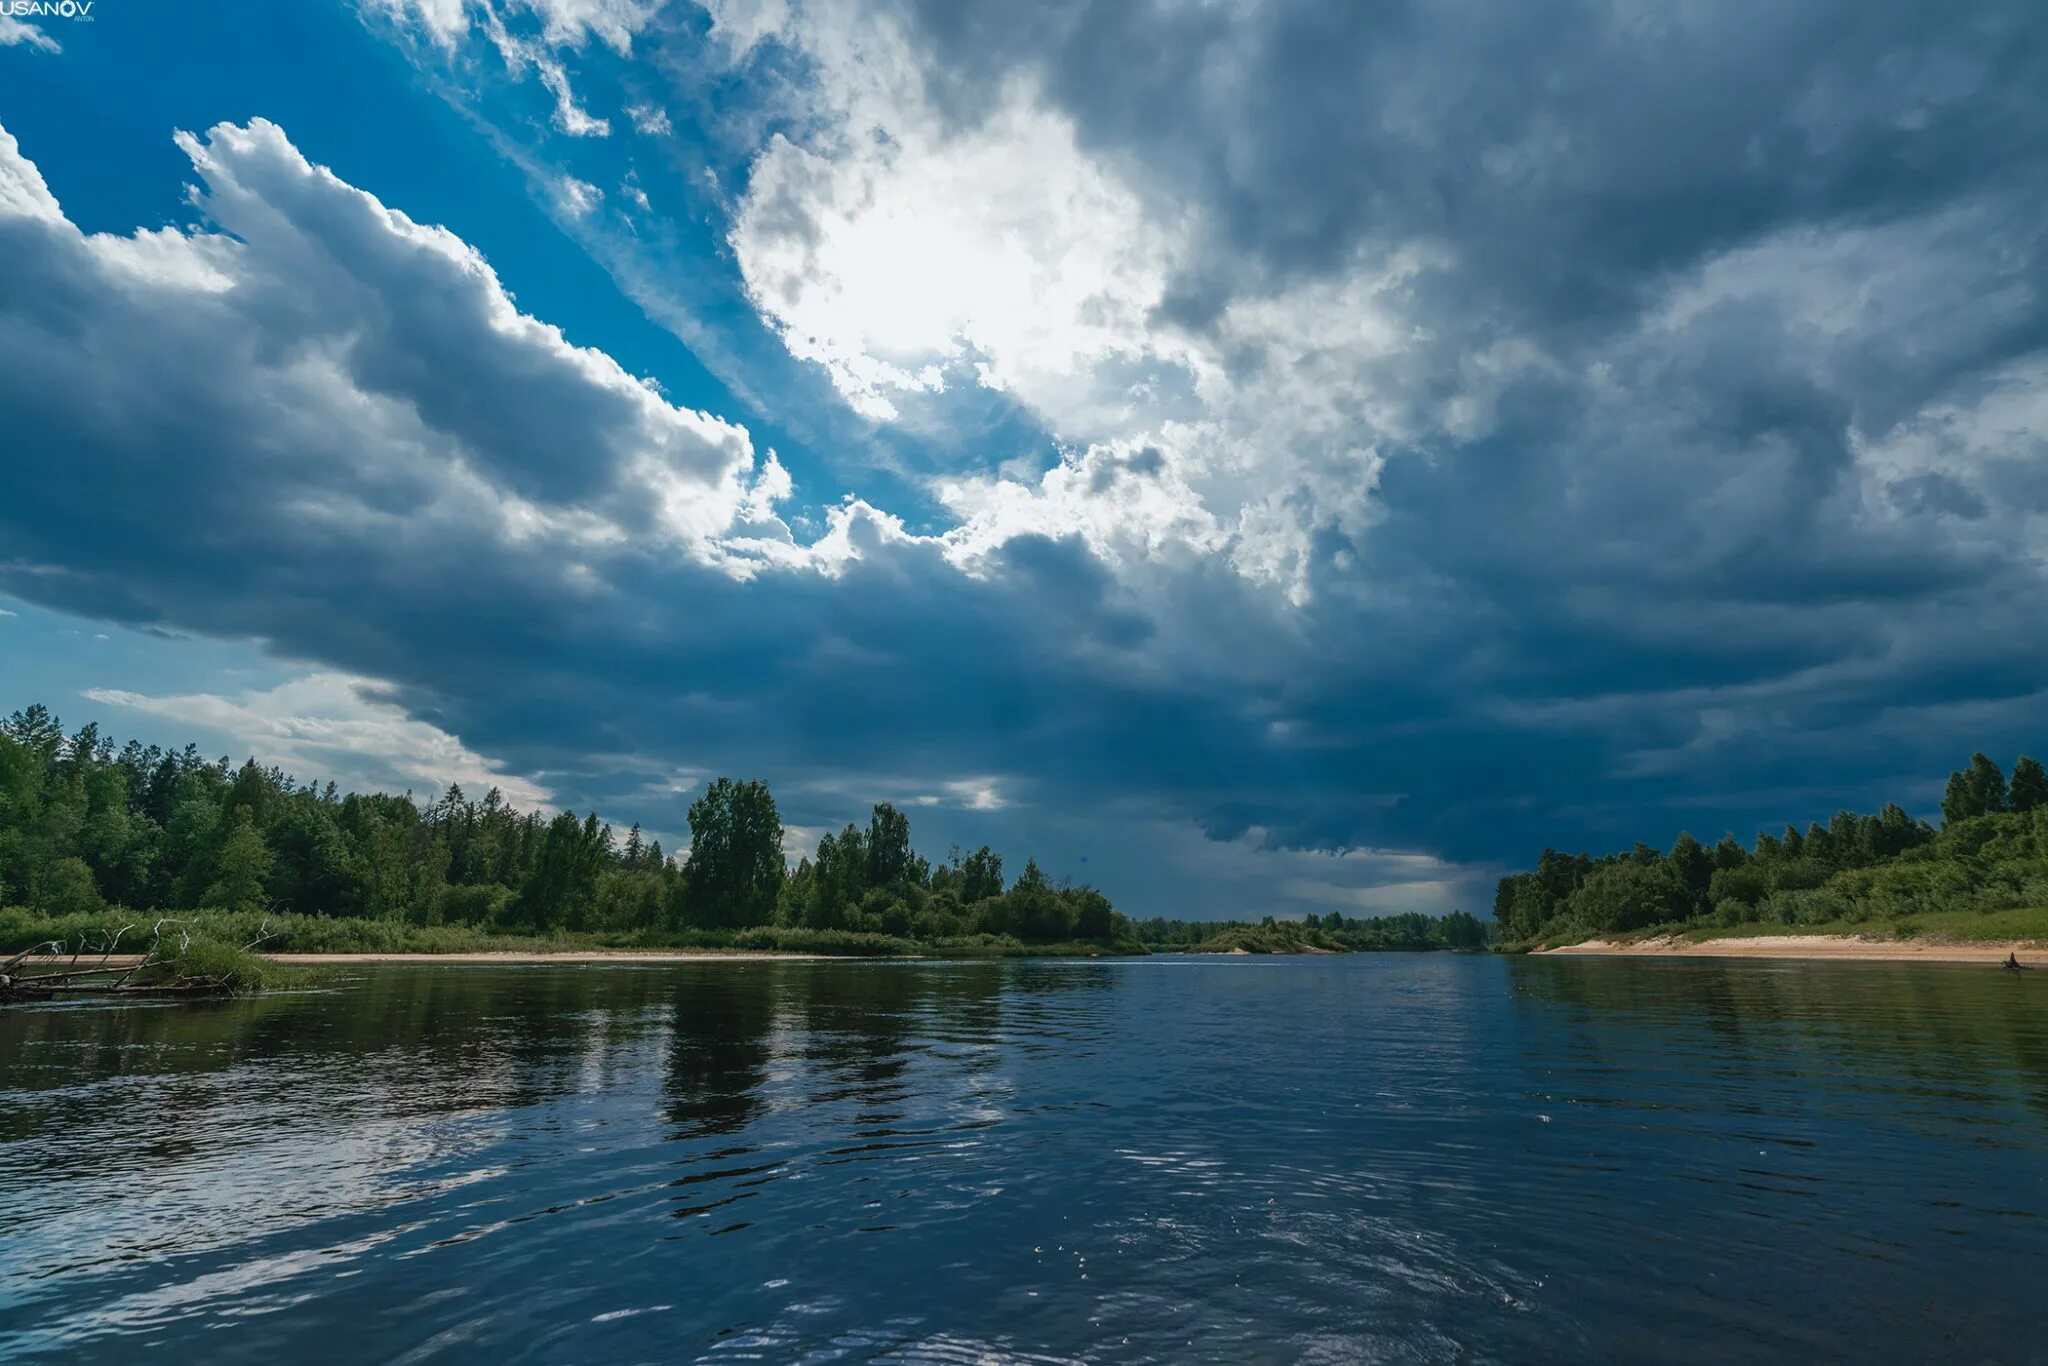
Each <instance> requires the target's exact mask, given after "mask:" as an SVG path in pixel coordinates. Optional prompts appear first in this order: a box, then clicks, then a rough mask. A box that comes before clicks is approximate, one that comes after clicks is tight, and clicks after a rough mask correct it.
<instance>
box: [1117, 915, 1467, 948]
mask: <svg viewBox="0 0 2048 1366" xmlns="http://www.w3.org/2000/svg"><path fill="white" fill-rule="evenodd" d="M1131 929H1132V931H1133V932H1134V934H1135V935H1136V937H1137V939H1138V941H1139V942H1140V943H1142V944H1144V945H1145V946H1146V947H1147V948H1153V949H1173V950H1179V951H1184V952H1189V953H1229V952H1233V951H1236V950H1243V951H1244V952H1246V953H1372V952H1385V951H1395V952H1404V951H1405V952H1427V951H1429V950H1434V949H1455V950H1472V949H1483V948H1486V947H1488V946H1489V945H1490V944H1492V943H1493V938H1494V926H1493V924H1492V923H1490V922H1488V921H1484V920H1481V919H1480V918H1479V917H1477V916H1475V915H1472V914H1470V913H1468V912H1466V911H1452V912H1451V913H1450V914H1448V915H1443V916H1429V915H1421V914H1418V913H1415V912H1407V913H1404V914H1400V915H1385V916H1368V917H1353V918H1349V919H1347V918H1346V917H1345V916H1344V915H1343V914H1341V913H1340V912H1337V911H1331V912H1330V913H1329V914H1327V915H1323V916H1316V915H1310V916H1307V917H1305V918H1304V919H1302V920H1299V921H1291V920H1275V919H1274V918H1273V917H1272V916H1267V917H1266V918H1265V919H1264V920H1262V921H1261V922H1259V923H1258V924H1256V925H1255V924H1252V923H1250V922H1249V921H1243V920H1222V921H1217V920H1165V919H1156V918H1155V919H1152V920H1141V921H1138V922H1136V923H1135V924H1133V925H1132V926H1131Z"/></svg>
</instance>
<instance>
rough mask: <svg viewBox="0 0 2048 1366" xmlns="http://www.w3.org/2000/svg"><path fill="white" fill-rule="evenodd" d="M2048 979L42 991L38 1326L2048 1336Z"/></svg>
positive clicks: (1488, 1354) (216, 1332)
mask: <svg viewBox="0 0 2048 1366" xmlns="http://www.w3.org/2000/svg"><path fill="white" fill-rule="evenodd" d="M2042 977H2048V974H2040V973H2033V974H2026V975H2024V976H2017V977H2016V976H2012V975H2008V974H2001V973H1999V972H1996V971H1993V970H1990V969H1987V968H1982V967H1952V966H1936V965H1930V964H1921V963H1912V964H1859V963H1826V964H1799V963H1783V962H1742V961H1709V960H1601V959H1510V958H1499V957H1484V956H1477V957H1463V956H1451V955H1394V954H1388V955H1360V956H1353V957H1340V958H1315V959H1258V958H1250V959H1246V958H1234V959H1215V958H1209V959H1188V958H1164V957H1162V958H1152V959H1142V960H1133V961H1018V962H997V963H969V964H911V963H865V962H820V963H802V962H733V963H715V964H690V965H637V964H636V965H602V966H562V965H548V966H533V967H498V966H490V967H476V966H460V967H457V966H436V965H426V966H412V965H407V966H391V967H378V968H355V969H350V970H349V975H348V976H347V977H346V978H345V979H344V980H341V981H339V982H338V983H336V984H334V985H332V986H329V987H327V988H324V989H320V990H314V991H305V992H295V993H286V994H274V995H271V996H266V997H259V998H252V999H246V1000H239V1001H232V1002H221V1003H210V1004H197V1005H194V1004H164V1005H151V1006H115V1007H110V1006H100V1005H76V1006H63V1007H31V1008H20V1009H13V1010H8V1011H5V1012H0V1356H6V1357H9V1358H38V1357H47V1358H51V1359H55V1358H62V1359H64V1360H67V1361H92V1360H107V1361H132V1360H139V1359H143V1358H144V1357H145V1356H149V1357H153V1358H156V1359H161V1360H191V1359H202V1358H203V1359H207V1360H211V1361H241V1360H252V1361H253V1360H264V1361H270V1360H316V1359H317V1360H335V1361H380V1362H382V1361H449V1362H469V1361H486V1362H490V1363H493V1364H494V1366H497V1364H498V1363H508V1362H527V1361H533V1362H588V1361H608V1362H609V1361H675V1360H681V1361H690V1360H701V1361H711V1362H723V1361H734V1362H737V1361H755V1360H760V1361H773V1362H782V1361H861V1360H874V1359H881V1360H904V1361H961V1362H969V1361H977V1362H978V1361H1010V1360H1017V1361H1033V1362H1037V1361H1079V1360H1089V1361H1160V1362H1169V1361H1170V1362H1181V1361H1230V1362H1240V1361H1247V1362H1258V1361H1274V1362H1282V1361H1331V1362H1353V1361H1370V1360H1387V1361H1414V1362H1428V1361H1444V1362H1451V1361H1474V1360H1482V1361H1517V1362H1524V1361H1587V1360H1606V1361H1620V1360H1632V1361H1656V1360H1669V1361H1701V1362H1731V1361H1744V1360H1758V1361H1764V1360H1783V1359H1787V1358H1793V1357H1797V1358H1800V1359H1803V1360H1807V1361H1814V1360H1820V1361H1845V1362H1848V1361H1854V1362H1878V1361H1924V1360H1929V1359H1947V1360H1965V1359H1967V1360H1995V1361H2027V1360H2042V1359H2044V1358H2048V1325H2044V1324H2043V1323H2042V1322H2041V1321H2040V1318H2039V1309H2040V1305H2041V1303H2042V1296H2043V1294H2044V1290H2043V1287H2044V1284H2048V1219H2044V1216H2048V981H2042V980H2038V979H2040V978H2042Z"/></svg>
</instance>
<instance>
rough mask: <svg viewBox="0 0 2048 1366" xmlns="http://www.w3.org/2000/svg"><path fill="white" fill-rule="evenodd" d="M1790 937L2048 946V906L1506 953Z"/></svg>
mask: <svg viewBox="0 0 2048 1366" xmlns="http://www.w3.org/2000/svg"><path fill="white" fill-rule="evenodd" d="M1789 935H1830V936H1834V937H1836V938H1843V939H1887V940H1911V941H1917V942H1920V943H1928V944H1998V943H2005V942H2007V941H2012V940H2017V941H2022V942H2024V941H2027V940H2039V941H2042V942H2044V943H2048V906H2021V907H2015V908H2011V909H2006V910H1996V911H1971V910H1959V911H1922V912H1916V913H1914V914H1912V915H1907V916H1901V917H1898V918H1896V919H1888V920H1821V921H1814V922H1812V923H1809V924H1803V925H1802V924H1785V923H1783V922H1780V921H1760V920H1744V921H1740V922H1738V923H1736V924H1733V925H1652V926H1651V927H1649V928H1648V929H1642V930H1631V931H1628V932H1626V933H1615V934H1594V933H1584V932H1579V931H1574V930H1567V929H1560V930H1556V931H1554V932H1552V933H1551V934H1548V935H1546V936H1544V937H1543V938H1541V939H1539V940H1537V941H1536V942H1535V943H1533V944H1517V945H1511V946H1507V951H1508V952H1526V951H1527V950H1528V949H1531V948H1546V949H1555V948H1562V947H1564V946H1566V945H1569V944H1582V943H1585V942H1586V941H1587V940H1589V939H1604V940H1608V941H1611V942H1613V943H1617V944H1633V943H1638V942H1640V941H1642V940H1645V939H1661V938H1666V937H1673V936H1675V937H1677V938H1681V939H1688V940H1691V941H1693V942H1694V943H1703V942H1705V941H1708V940H1713V939H1776V938H1783V937H1786V936H1789Z"/></svg>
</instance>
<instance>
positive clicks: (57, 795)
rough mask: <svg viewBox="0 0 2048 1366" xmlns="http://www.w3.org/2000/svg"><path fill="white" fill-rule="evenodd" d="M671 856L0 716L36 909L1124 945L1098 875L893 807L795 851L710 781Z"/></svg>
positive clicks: (754, 808) (16, 854) (446, 803)
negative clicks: (1027, 856)
mask: <svg viewBox="0 0 2048 1366" xmlns="http://www.w3.org/2000/svg"><path fill="white" fill-rule="evenodd" d="M689 824H690V839H691V844H690V849H689V851H688V854H687V856H686V857H684V858H682V859H680V860H679V859H677V858H674V857H672V856H670V855H669V854H667V853H665V852H664V851H663V849H662V847H661V844H660V842H659V841H650V840H646V839H643V837H642V835H641V832H640V828H639V827H638V826H637V825H636V826H634V827H633V828H632V829H630V830H628V831H627V832H626V834H625V836H624V837H623V838H621V837H619V835H618V834H617V833H616V832H615V831H614V830H613V829H612V827H611V826H609V825H607V824H606V823H604V822H603V821H602V820H600V819H599V818H598V816H597V815H596V814H595V813H591V814H588V815H585V816H582V817H578V816H577V815H576V814H575V813H574V812H566V811H565V812H562V813H561V814H559V815H556V816H554V817H552V818H549V817H545V816H543V815H542V814H541V813H540V812H537V811H521V810H519V809H517V808H515V807H513V806H512V805H510V804H509V803H508V802H506V801H505V800H504V798H503V796H502V795H501V794H500V793H499V792H498V791H497V790H496V789H495V788H494V789H492V790H491V791H490V792H488V793H486V794H485V795H484V797H483V799H482V800H481V801H476V800H471V799H470V798H469V797H468V796H467V795H466V794H464V793H463V791H462V790H461V788H459V787H450V788H449V789H448V791H447V792H445V793H444V794H442V796H441V797H440V798H438V799H437V800H435V801H432V802H429V803H426V804H424V805H422V804H421V803H419V802H417V801H415V800H414V799H413V798H412V796H411V795H410V794H407V795H404V796H393V795H390V794H388V793H355V792H351V793H341V792H338V791H337V790H336V788H335V786H334V784H333V783H328V784H325V785H324V786H322V785H316V784H310V783H299V782H297V781H296V780H294V779H293V778H292V777H290V776H288V775H287V774H285V773H283V772H281V771H279V770H278V769H276V768H274V767H273V768H262V767H259V766H257V764H256V763H255V762H254V761H253V760H252V761H250V762H248V763H245V764H243V765H241V766H240V767H239V768H237V767H235V766H233V765H231V764H230V763H229V762H228V761H227V760H226V759H221V760H218V761H209V760H206V759H204V758H202V757H201V756H200V754H199V752H198V750H197V749H196V748H194V747H193V746H190V745H188V746H186V747H185V748H184V749H183V750H166V749H160V748H158V747H156V746H154V745H151V746H144V745H141V744H139V743H137V742H134V741H130V742H129V743H128V744H126V745H125V746H122V747H120V748H119V749H116V748H115V747H114V745H113V743H112V742H111V741H109V740H107V739H105V738H104V737H102V736H101V735H100V733H99V731H98V729H97V728H96V727H94V726H86V727H85V728H84V729H82V730H80V731H78V732H77V733H76V734H74V735H70V736H67V735H66V734H65V732H64V730H63V728H62V726H61V725H60V724H59V723H58V720H57V718H56V717H54V716H52V715H50V713H49V712H48V711H47V710H46V709H44V708H43V707H40V706H34V707H30V708H28V709H27V710H25V711H19V712H16V713H14V715H13V716H11V717H9V718H8V719H7V720H6V721H5V722H0V906H4V905H19V906H23V907H26V908H28V909H29V910H31V911H33V912H35V913H37V914H39V915H43V916H53V917H57V916H82V915H89V914H91V913H93V912H96V911H98V910H100V909H101V908H103V907H105V906H109V905H117V906H124V907H128V908H132V909H136V910H188V909H189V910H197V909H209V910H219V911H226V912H242V913H248V912H262V911H275V912H278V913H281V914H290V915H295V916H312V917H356V918H362V919H367V920H375V921H384V922H396V923H401V924H407V925H417V926H444V925H445V926H481V927H486V928H490V929H503V930H507V931H514V932H525V933H556V932H562V931H572V932H574V931H590V932H601V931H649V932H652V931H664V930H669V931H673V930H686V929H687V930H703V931H724V930H733V931H743V930H746V929H748V928H749V927H758V926H786V927H789V928H791V929H793V930H794V929H802V930H810V931H821V932H846V933H850V934H868V935H892V936H900V937H909V938H918V939H945V938H951V937H956V936H967V935H992V936H1005V937H1010V938H1014V939H1016V940H1019V941H1022V942H1026V943H1034V944H1044V943H1049V942H1054V941H1066V940H1089V941H1098V942H1099V941H1116V940H1127V939H1128V938H1129V925H1128V922H1127V921H1126V920H1125V919H1124V917H1123V916H1121V915H1119V914H1117V913H1116V912H1115V911H1114V910H1113V909H1112V908H1111V906H1110V903H1109V900H1108V898H1106V897H1104V896H1103V895H1102V894H1101V893H1100V892H1098V891H1096V890H1094V889H1093V888H1090V887H1076V886H1067V885H1063V884H1060V883H1056V882H1054V881H1053V880H1052V879H1051V878H1049V877H1047V876H1046V875H1045V874H1044V873H1043V872H1042V871H1041V870H1040V869H1039V867H1038V865H1037V864H1036V863H1035V862H1027V863H1026V864H1025V865H1024V869H1023V872H1022V874H1021V875H1019V876H1018V877H1017V878H1016V879H1015V880H1014V881H1009V882H1006V881H1005V877H1004V869H1003V859H1002V856H1001V855H999V854H997V853H995V852H993V851H992V850H990V849H988V848H986V847H983V848H981V849H978V850H976V851H975V852H973V853H972V854H969V855H967V856H965V857H964V858H963V857H961V856H959V855H958V854H957V852H956V853H955V854H954V855H953V856H952V857H951V858H949V859H948V860H947V862H945V863H944V864H940V865H937V866H934V865H932V864H931V863H930V862H928V861H927V860H926V859H924V858H922V857H920V856H919V855H918V854H917V853H916V852H915V851H914V850H913V849H912V847H911V842H910V822H909V820H908V819H907V818H906V817H905V816H904V814H903V813H902V812H900V811H898V810H896V809H895V808H894V807H892V806H889V805H888V804H886V803H884V804H882V805H879V806H876V807H875V808H874V810H873V812H872V813H871V814H870V816H869V819H868V823H867V825H866V826H865V827H864V828H863V827H860V826H856V825H848V826H847V827H846V828H845V829H844V830H842V831H841V832H840V833H838V834H836V835H827V836H826V837H825V838H824V839H822V840H821V841H819V845H818V849H817V853H816V855H815V857H811V858H805V859H802V860H800V861H799V862H798V863H797V865H796V867H795V868H794V869H791V868H789V866H788V864H787V863H786V861H785V859H784V855H783V846H782V836H783V830H782V822H781V819H780V817H779V816H778V815H777V813H776V809H775V801H774V798H773V797H772V796H770V794H769V791H768V788H767V786H766V785H765V784H763V783H758V782H738V781H735V780H733V779H730V778H720V779H718V780H717V781H715V782H713V783H711V784H710V785H709V787H708V789H707V790H706V791H705V793H704V795H703V796H702V797H700V798H699V799H698V800H697V801H696V802H695V803H694V804H693V805H692V806H691V807H690V809H689Z"/></svg>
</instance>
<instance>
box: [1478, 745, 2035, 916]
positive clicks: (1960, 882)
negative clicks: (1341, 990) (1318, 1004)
mask: <svg viewBox="0 0 2048 1366" xmlns="http://www.w3.org/2000/svg"><path fill="white" fill-rule="evenodd" d="M1942 816H1943V821H1942V828H1941V830H1940V831H1939V832H1938V833H1937V832H1936V831H1935V830H1933V829H1932V828H1931V827H1929V826H1928V825H1927V824H1926V823H1925V822H1923V821H1919V820H1915V819H1914V818H1913V817H1912V816H1910V815H1909V814H1907V812H1906V810H1905V809H1904V808H1903V807H1901V806H1899V805H1898V804H1897V803H1895V802H1894V803H1890V804H1888V805H1886V806H1885V807H1884V809H1883V810H1881V811H1880V812H1878V813H1877V814H1876V815H1874V816H1866V815H1858V814H1857V813H1855V812H1849V811H1843V812H1838V813H1836V815H1835V816H1834V818H1833V819H1832V820H1830V821H1829V822H1828V823H1827V824H1826V825H1821V824H1820V823H1818V822H1815V823H1813V824H1810V825H1809V826H1808V827H1807V829H1806V831H1805V833H1804V834H1801V833H1800V832H1799V831H1798V830H1797V829H1796V828H1794V827H1792V826H1787V827H1786V828H1785V833H1784V834H1783V835H1782V836H1772V835H1767V834H1760V835H1758V836H1757V839H1756V843H1755V844H1754V846H1752V847H1751V848H1749V849H1747V850H1745V849H1743V848H1742V846H1741V845H1740V844H1737V843H1736V842H1735V841H1734V840H1733V839H1732V838H1724V839H1723V840H1722V841H1721V842H1720V843H1718V844H1716V845H1715V846H1714V848H1713V850H1712V851H1711V854H1707V853H1706V851H1703V850H1701V849H1700V847H1699V845H1698V843H1697V841H1694V840H1692V839H1691V837H1690V836H1681V837H1680V838H1679V841H1678V842H1677V843H1676V844H1675V845H1673V846H1672V850H1671V853H1670V854H1669V855H1666V856H1664V857H1663V858H1661V859H1656V858H1652V859H1648V860H1646V859H1645V858H1644V857H1643V855H1642V851H1643V848H1644V846H1641V845H1638V846H1637V847H1636V848H1635V849H1633V850H1631V851H1629V852H1628V853H1625V854H1613V855H1608V856H1605V857H1602V858H1590V857H1588V856H1586V855H1583V854H1582V855H1578V856H1576V858H1570V859H1567V858H1565V857H1564V856H1562V855H1559V854H1557V853H1556V852H1555V851H1553V850H1545V851H1544V853H1543V856H1542V858H1541V859H1539V860H1538V862H1537V865H1536V867H1535V868H1534V869H1532V870H1531V871H1529V872H1524V873H1516V874H1513V875H1511V876H1509V877H1505V878H1502V879H1501V881H1500V885H1499V887H1498V888H1497V889H1496V892H1495V896H1494V916H1495V919H1496V920H1498V921H1499V922H1500V926H1501V937H1502V939H1503V940H1504V941H1505V942H1507V943H1510V944H1527V943H1536V942H1548V943H1556V942H1565V941H1567V940H1570V939H1574V938H1587V937H1592V936H1596V935H1604V934H1620V933H1629V932H1634V931H1642V930H1650V929H1657V930H1678V929H1691V930H1704V929H1711V928H1718V929H1737V928H1740V927H1743V926H1749V927H1752V928H1758V927H1761V928H1769V927H1776V926H1796V927H1818V926H1823V925H1825V926H1841V925H1853V926H1863V927H1871V928H1875V929H1878V930H1882V931H1888V932H1897V931H1898V929H1899V927H1900V926H1903V925H1906V924H1909V923H1912V924H1926V923H1929V919H1928V918H1929V917H1934V916H1941V915H1949V914H1954V913H1965V914H1981V915H1988V914H1993V913H1999V912H2007V911H2013V910H2017V909H2020V908H2025V907H2033V906H2041V905H2044V904H2048V774H2044V773H2043V771H2042V766H2041V765H2040V764H2039V763H2037V762H2035V761H2034V760H2033V759H2030V758H2026V757H2024V756H2023V757H2022V758H2021V759H2020V760H2019V762H2017V763H2016V764H2014V765H2013V777H2012V781H2011V782H2010V784H2008V782H2007V780H2006V778H2005V776H2004V774H2003V773H2002V772H2001V771H2000V770H1999V767H1998V765H1997V764H1995V763H1993V762H1992V761H1991V760H1990V759H1989V758H1987V757H1986V756H1985V755H1983V754H1976V755H1973V756H1971V760H1970V764H1969V766H1968V767H1967V768H1965V769H1960V770H1958V771H1956V772H1954V773H1952V774H1950V775H1949V780H1948V785H1947V789H1946V795H1945V796H1944V798H1943V800H1942ZM1702 855H1705V858H1704V866H1705V867H1706V868H1707V869H1708V871H1707V876H1706V880H1705V882H1704V883H1702V882H1701V881H1700V872H1701V869H1702V866H1703V860H1702Z"/></svg>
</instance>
